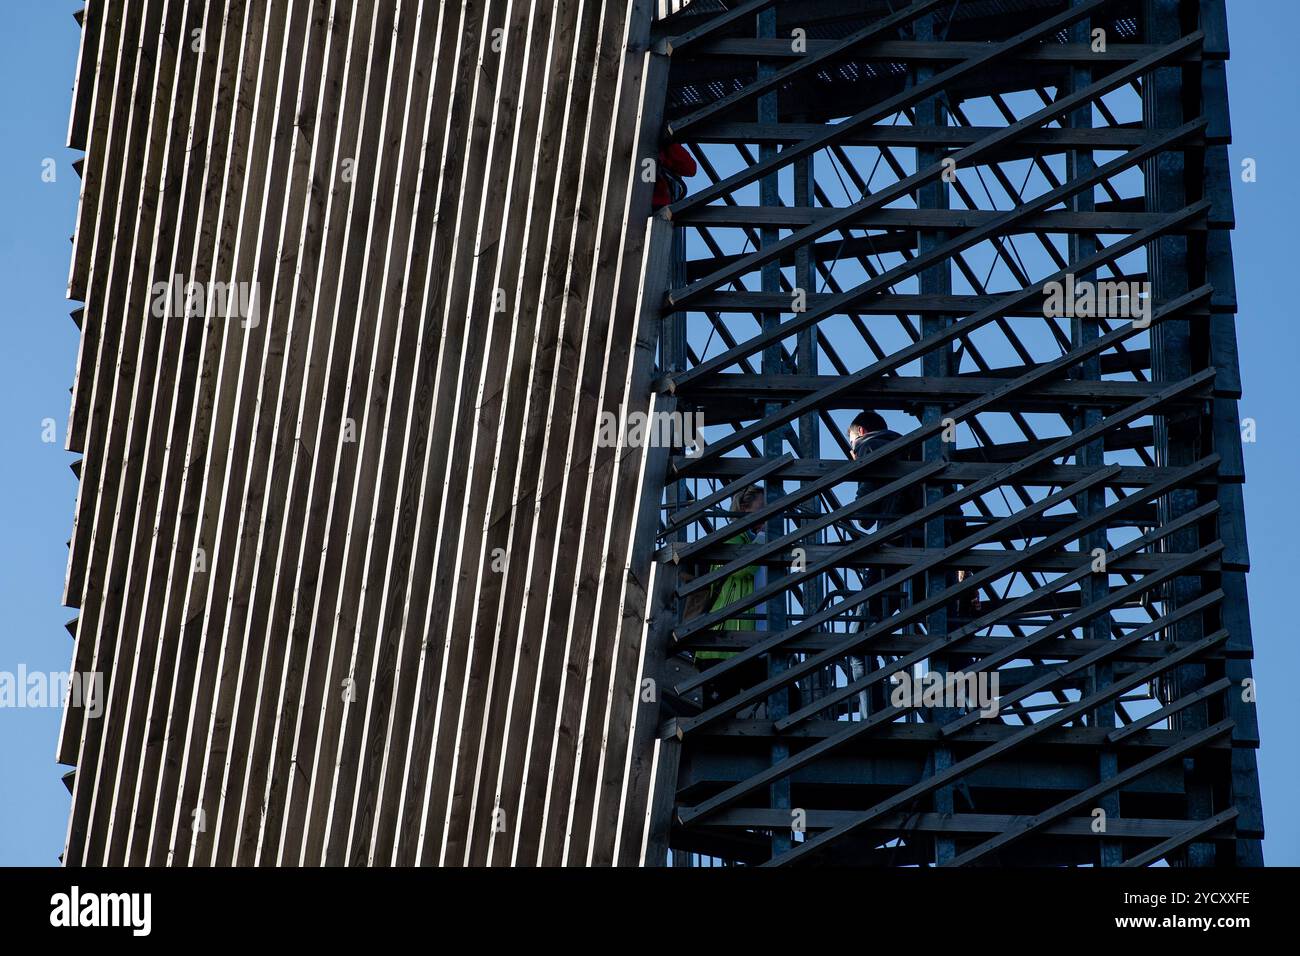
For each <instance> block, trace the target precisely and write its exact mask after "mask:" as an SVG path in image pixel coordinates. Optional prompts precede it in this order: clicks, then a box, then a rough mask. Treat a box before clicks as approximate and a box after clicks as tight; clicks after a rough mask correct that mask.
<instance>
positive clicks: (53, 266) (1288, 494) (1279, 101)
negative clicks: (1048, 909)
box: [0, 0, 1300, 866]
mask: <svg viewBox="0 0 1300 956" xmlns="http://www.w3.org/2000/svg"><path fill="white" fill-rule="evenodd" d="M80 6H81V3H80V2H78V0H27V2H15V0H11V2H9V3H7V4H5V8H4V12H5V23H4V28H3V29H2V30H0V129H3V142H4V148H3V149H0V288H3V289H5V290H6V291H7V292H9V293H10V298H9V300H8V301H9V302H10V310H9V315H8V321H7V326H8V335H7V338H6V347H5V348H3V349H0V399H2V404H0V408H3V413H2V414H0V436H2V438H3V446H0V447H3V448H4V449H5V452H6V454H5V456H4V459H3V467H0V536H2V540H3V547H0V598H2V600H3V607H4V608H5V611H6V613H5V616H4V629H3V632H0V671H10V672H14V671H17V670H18V669H19V667H20V666H23V667H25V668H26V669H27V671H28V672H32V671H42V672H50V671H61V670H64V669H66V668H67V667H68V663H69V657H70V654H71V649H72V641H71V638H70V637H69V635H68V632H67V631H66V630H65V629H64V624H65V622H66V621H68V620H69V619H71V618H72V617H74V616H75V612H74V611H72V610H71V609H68V608H65V607H63V606H62V605H61V604H60V600H61V592H62V584H63V577H64V570H65V562H66V557H67V549H66V547H65V542H66V540H67V538H68V536H69V534H70V531H71V526H72V511H73V505H74V502H75V497H76V480H75V478H74V477H73V475H72V472H71V471H70V470H69V467H68V466H69V464H70V462H71V461H72V460H73V459H74V458H75V457H76V456H74V455H72V454H69V453H68V452H66V451H64V450H63V444H64V438H65V435H64V429H65V428H66V424H67V415H68V403H69V393H68V388H69V386H70V385H71V382H72V375H73V371H74V366H75V362H76V352H77V341H78V336H77V329H76V327H75V325H74V324H73V323H72V321H71V319H70V318H69V317H68V313H69V311H70V310H71V309H72V307H73V304H72V303H69V302H68V301H67V300H66V299H64V297H63V291H64V288H65V286H66V281H67V273H68V263H69V255H70V252H71V245H70V243H69V241H68V240H69V236H70V234H71V233H72V231H73V228H74V224H75V215H76V202H77V190H78V186H79V183H80V180H79V179H78V178H77V176H76V173H75V172H74V171H73V169H72V167H71V163H72V161H73V160H75V159H76V158H77V156H78V154H76V153H74V152H72V151H69V150H67V149H66V148H64V145H63V144H64V142H65V140H66V132H67V121H68V107H69V100H70V91H71V86H72V79H73V72H74V69H75V65H76V57H77V40H78V29H77V25H76V23H75V22H74V20H73V19H72V12H73V11H74V10H75V9H77V8H78V7H80ZM1229 17H1230V19H1229V30H1230V34H1231V41H1232V54H1233V56H1232V61H1231V63H1230V64H1229V67H1228V71H1229V72H1228V77H1229V89H1230V93H1231V97H1232V126H1233V134H1234V145H1233V147H1232V160H1233V167H1234V169H1236V168H1239V165H1240V162H1241V160H1242V159H1244V158H1247V157H1249V158H1252V159H1254V160H1255V162H1256V166H1257V171H1258V178H1257V181H1256V182H1253V183H1243V182H1240V181H1238V182H1236V183H1235V198H1236V211H1237V227H1238V229H1237V232H1236V234H1235V236H1234V239H1233V249H1234V259H1235V265H1236V274H1237V287H1238V296H1239V302H1240V314H1239V317H1238V336H1239V341H1240V350H1241V361H1242V375H1243V380H1244V382H1245V397H1244V399H1243V401H1242V403H1241V414H1242V416H1243V417H1251V418H1254V419H1255V420H1256V422H1257V428H1258V435H1257V441H1256V442H1255V443H1253V444H1248V445H1246V448H1245V455H1246V467H1247V476H1248V480H1247V486H1246V508H1247V523H1248V531H1249V536H1250V546H1251V557H1252V561H1253V567H1254V570H1253V571H1252V573H1251V575H1250V579H1249V580H1250V594H1251V610H1252V619H1253V623H1254V638H1255V648H1256V655H1257V659H1256V664H1255V676H1256V680H1257V683H1258V694H1259V705H1258V706H1259V709H1260V724H1261V733H1262V736H1263V742H1264V746H1263V750H1262V751H1261V753H1260V774H1261V778H1262V787H1263V794H1264V812H1265V821H1266V825H1267V827H1268V839H1267V840H1266V842H1265V845H1264V854H1265V859H1266V861H1267V862H1268V863H1270V864H1273V865H1280V864H1289V865H1297V864H1300V822H1297V820H1296V819H1295V815H1294V814H1292V813H1290V805H1289V804H1290V795H1291V794H1292V793H1294V791H1295V789H1296V784H1297V777H1298V776H1300V753H1298V752H1297V750H1298V748H1297V737H1296V734H1295V727H1296V713H1297V709H1296V706H1295V705H1294V704H1290V701H1291V700H1293V699H1294V697H1293V690H1292V688H1291V687H1290V685H1289V678H1290V677H1291V676H1292V675H1295V674H1297V673H1300V642H1298V641H1297V638H1296V633H1295V625H1294V620H1295V600H1294V595H1295V594H1296V593H1297V592H1298V591H1300V586H1298V585H1297V582H1296V581H1295V580H1294V575H1295V570H1296V568H1297V566H1298V562H1297V557H1298V556H1297V536H1298V535H1300V527H1297V521H1296V513H1297V506H1296V504H1295V500H1294V498H1293V495H1294V493H1295V492H1294V489H1295V485H1296V479H1297V475H1298V474H1300V460H1298V458H1300V445H1298V442H1297V438H1298V437H1300V436H1297V428H1296V416H1295V412H1294V411H1293V408H1292V406H1293V403H1294V401H1295V394H1296V391H1295V389H1294V387H1293V383H1294V382H1295V381H1296V379H1297V371H1298V370H1297V364H1300V332H1298V331H1297V324H1296V322H1295V320H1294V318H1293V315H1292V313H1291V311H1290V302H1289V301H1288V300H1289V299H1291V296H1290V295H1289V293H1290V292H1291V287H1290V281H1289V280H1290V278H1291V277H1292V276H1293V275H1295V274H1296V272H1297V263H1296V258H1297V257H1296V254H1295V249H1296V246H1297V243H1296V241H1295V239H1294V236H1293V237H1292V238H1291V239H1288V237H1287V233H1286V231H1285V230H1286V228H1287V224H1288V223H1295V222H1300V216H1297V211H1298V210H1297V208H1296V207H1297V200H1296V194H1295V180H1294V171H1293V170H1292V169H1291V168H1290V166H1291V164H1292V163H1293V162H1294V157H1296V156H1297V155H1300V152H1298V151H1300V142H1298V141H1297V140H1298V136H1297V129H1296V115H1295V108H1294V105H1293V104H1294V97H1295V91H1296V90H1297V89H1300V75H1298V74H1297V63H1296V56H1295V53H1294V50H1293V47H1292V44H1291V42H1290V40H1291V38H1292V37H1294V36H1295V35H1297V33H1298V32H1300V4H1296V3H1292V2H1289V0H1234V2H1233V3H1232V4H1231V9H1230V12H1229ZM47 159H52V160H54V164H55V165H54V170H55V174H56V179H55V181H54V182H45V181H43V179H42V169H43V164H44V162H45V161H46V160H47ZM45 419H53V420H54V422H55V423H56V426H57V431H58V435H57V441H56V442H55V443H52V444H51V443H46V442H43V441H42V422H43V420H45ZM1288 712H1289V713H1291V717H1289V718H1288V717H1287V716H1286V715H1287V713H1288ZM58 726H59V712H58V710H57V709H56V708H44V709H25V708H19V709H15V708H5V709H3V710H0V865H15V864H24V865H35V866H47V865H55V864H56V863H57V857H58V854H59V852H60V849H61V847H62V843H63V837H64V828H65V824H66V819H67V811H68V794H67V791H66V790H65V788H64V786H63V784H62V782H61V781H60V776H61V775H62V773H63V772H64V769H65V768H62V767H60V766H58V765H57V764H55V762H54V747H55V739H56V736H57V733H58Z"/></svg>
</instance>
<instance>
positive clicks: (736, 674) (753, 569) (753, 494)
mask: <svg viewBox="0 0 1300 956" xmlns="http://www.w3.org/2000/svg"><path fill="white" fill-rule="evenodd" d="M766 504H767V499H766V497H765V496H764V494H763V489H761V488H759V487H758V486H757V485H749V486H748V487H746V488H742V489H741V490H740V491H738V492H736V494H735V495H734V496H733V497H732V499H731V507H732V510H733V511H736V512H739V513H740V514H742V515H745V514H751V513H753V512H755V511H758V510H759V509H761V508H763V507H764V506H765V505H766ZM765 537H766V536H765V535H764V533H763V532H762V531H761V530H760V531H758V532H757V533H755V532H752V531H741V532H739V533H737V534H735V535H732V536H731V537H730V538H728V539H727V540H726V542H725V543H726V544H752V543H754V542H756V541H762V540H763V539H764V538H765ZM720 567H722V565H720V564H715V565H713V567H712V568H711V569H710V570H711V571H716V570H718V569H719V568H720ZM764 570H765V569H764V568H762V567H761V566H759V565H749V566H747V567H743V568H740V569H739V570H737V571H733V572H732V573H731V574H728V575H727V576H726V577H725V578H724V579H723V580H722V583H721V585H719V586H718V587H717V596H716V597H715V598H714V600H713V603H712V605H711V606H710V607H709V612H710V613H712V612H714V611H720V610H722V609H723V608H725V607H727V606H728V605H731V604H735V603H736V602H737V601H740V600H742V599H744V598H745V597H748V596H749V595H750V594H753V593H754V590H755V589H756V588H758V587H762V586H763V584H764V583H766V581H765V578H766V575H765V574H764ZM752 612H753V609H752V608H751V609H749V613H752ZM763 623H764V622H762V621H756V620H754V619H753V618H752V617H729V618H727V619H726V620H724V621H721V622H719V623H718V624H715V625H714V626H713V630H720V631H754V630H766V628H764V627H763ZM736 653H737V652H736V651H696V652H695V665H696V666H697V667H698V668H699V669H700V671H701V672H703V671H707V670H709V669H711V668H713V667H716V666H717V665H718V664H720V663H721V662H722V661H724V660H727V659H728V658H731V657H735V656H736ZM766 678H767V663H766V661H764V659H763V658H761V657H759V658H755V659H753V660H751V661H748V662H746V663H744V664H741V665H740V666H738V667H734V668H732V669H730V670H729V671H728V672H727V673H726V674H725V675H722V676H721V677H719V678H718V679H717V680H713V681H706V682H705V683H704V687H703V690H704V706H705V707H712V706H713V705H714V704H717V703H719V702H720V701H722V700H725V699H727V698H728V697H731V696H732V695H734V694H736V693H738V692H739V691H740V690H742V689H743V688H746V687H751V686H753V685H754V684H757V683H759V682H760V681H763V680H765V679H766Z"/></svg>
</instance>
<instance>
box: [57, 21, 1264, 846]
mask: <svg viewBox="0 0 1300 956" xmlns="http://www.w3.org/2000/svg"><path fill="white" fill-rule="evenodd" d="M78 23H79V24H80V28H81V41H80V42H81V45H80V55H79V58H78V66H77V76H76V83H75V87H74V90H73V102H72V117H71V122H70V125H69V132H68V141H69V145H71V146H73V147H75V148H78V149H81V150H84V153H85V155H84V159H83V160H81V161H79V162H78V163H76V164H75V168H76V169H77V171H78V173H79V175H81V176H82V192H81V200H80V205H79V208H78V216H77V224H76V235H75V237H74V243H73V251H72V264H71V270H70V273H69V282H68V295H69V297H70V298H72V299H75V300H77V301H78V303H79V304H78V306H77V307H76V308H75V311H74V312H73V318H74V320H75V321H76V322H77V324H78V326H79V328H80V330H81V345H80V350H79V352H78V355H77V360H76V370H75V374H74V380H73V396H72V407H71V414H70V422H69V429H68V448H69V449H70V450H72V451H74V452H77V453H78V454H79V455H81V456H82V457H81V460H80V461H78V462H77V463H76V464H75V465H74V470H75V471H76V473H77V475H78V478H79V480H80V490H79V493H78V498H77V504H76V510H75V514H74V520H73V528H72V534H71V539H70V541H69V559H68V570H67V580H66V582H65V603H67V604H68V605H69V606H71V607H75V608H76V609H77V616H76V618H75V619H74V620H73V621H72V622H70V623H69V625H68V630H69V631H70V632H71V634H72V636H73V639H74V643H73V646H72V648H71V652H70V657H71V659H72V661H73V668H74V669H75V670H76V671H78V672H86V671H90V672H97V673H100V674H102V675H103V677H104V688H105V699H104V701H103V707H102V710H100V711H99V712H98V713H92V712H91V711H89V710H88V709H87V708H86V706H85V703H86V702H85V701H79V700H76V699H71V700H70V701H69V706H68V707H67V708H66V710H65V712H64V720H63V726H62V728H61V733H60V737H59V741H58V749H57V754H58V760H59V761H60V762H61V763H63V764H66V765H69V766H71V767H72V768H74V769H73V770H72V771H70V772H69V773H68V775H67V776H65V778H64V779H65V780H67V781H68V785H69V787H70V789H71V790H72V808H71V813H70V815H69V821H68V831H67V841H66V845H65V847H64V856H63V859H64V861H65V863H67V864H69V865H74V866H98V865H282V864H288V865H294V864H298V865H478V866H486V865H566V864H567V865H614V864H617V865H656V866H657V865H664V864H668V863H672V864H675V865H693V864H716V863H722V864H773V865H780V864H787V863H796V862H804V861H807V862H848V863H856V864H865V865H910V864H919V865H961V864H968V863H972V864H1015V863H1032V864H1070V865H1073V864H1097V865H1106V866H1120V865H1124V866H1137V865H1148V864H1153V863H1159V862H1161V861H1164V862H1167V863H1169V864H1173V865H1197V866H1204V865H1211V864H1217V865H1223V864H1240V865H1250V864H1258V863H1260V862H1261V853H1260V840H1261V838H1262V835H1263V822H1262V816H1261V809H1260V801H1259V790H1258V782H1257V778H1256V770H1255V748H1256V747H1257V746H1258V729H1257V726H1256V720H1255V712H1254V705H1253V703H1251V698H1250V697H1249V695H1248V693H1246V691H1247V690H1248V685H1249V681H1250V676H1251V658H1252V650H1251V648H1252V643H1251V632H1250V620H1249V612H1248V602H1247V595H1246V579H1245V572H1246V570H1247V565H1248V558H1247V548H1246V539H1245V533H1244V530H1243V529H1244V525H1243V518H1242V495H1241V483H1242V481H1243V469H1242V454H1241V445H1240V433H1239V424H1238V420H1237V399H1238V397H1239V396H1240V394H1241V382H1240V376H1239V374H1238V368H1237V359H1236V352H1235V347H1236V338H1235V329H1234V321H1235V320H1234V312H1235V308H1236V302H1235V299H1236V296H1235V291H1234V288H1233V274H1232V258H1231V245H1230V238H1229V236H1230V230H1231V228H1232V225H1233V209H1232V199H1231V192H1230V188H1229V187H1230V184H1229V178H1228V176H1229V173H1228V157H1227V144H1228V141H1229V123H1228V110H1227V94H1226V88H1225V83H1224V61H1225V59H1226V57H1227V54H1228V48H1227V33H1226V23H1225V13H1224V0H693V2H690V3H685V2H683V0H554V2H523V0H455V2H452V0H448V2H442V0H111V2H110V0H86V6H85V9H84V11H82V13H81V14H80V15H79V17H78ZM69 28H70V29H71V24H69ZM1097 31H1101V34H1100V36H1101V37H1103V38H1104V40H1105V43H1104V49H1103V48H1102V44H1100V43H1098V40H1097V36H1098V34H1097ZM665 138H667V139H669V140H675V141H677V142H678V143H680V144H682V145H684V146H685V148H687V149H688V150H690V151H691V152H692V153H693V154H694V155H695V156H696V158H697V159H698V160H699V167H700V170H699V174H698V175H697V176H696V177H694V178H693V179H692V180H691V181H690V182H689V184H688V188H687V191H686V192H685V194H684V195H682V196H680V197H678V198H677V201H675V202H673V203H672V204H671V205H670V206H668V207H666V208H664V209H662V210H659V211H658V212H653V211H652V195H653V194H654V192H655V189H656V185H655V176H654V175H653V173H654V172H655V171H656V170H655V165H654V163H655V157H656V156H657V155H658V154H659V152H660V150H661V148H662V147H663V146H664V141H665ZM1066 275H1073V276H1075V277H1076V278H1078V279H1079V280H1080V281H1081V282H1083V283H1084V284H1085V286H1086V284H1087V283H1089V282H1091V281H1092V280H1094V279H1096V280H1100V281H1103V282H1110V283H1118V282H1121V281H1122V282H1124V283H1136V284H1137V285H1136V286H1133V287H1131V288H1130V287H1129V286H1127V285H1126V286H1125V287H1124V288H1125V289H1129V291H1130V292H1132V291H1133V290H1135V289H1136V290H1140V289H1142V288H1144V286H1143V284H1144V283H1146V284H1149V285H1147V286H1145V288H1148V289H1149V291H1150V296H1149V297H1146V298H1142V297H1141V295H1140V294H1139V293H1135V294H1134V296H1131V297H1129V298H1122V297H1120V298H1115V299H1108V300H1107V304H1108V308H1118V306H1119V304H1125V305H1127V306H1134V305H1137V306H1142V305H1143V304H1144V303H1145V304H1146V306H1149V310H1145V309H1144V311H1149V316H1148V317H1149V319H1150V324H1149V326H1148V325H1146V324H1145V323H1142V324H1138V323H1135V322H1133V321H1132V320H1131V318H1123V317H1117V316H1115V315H1114V314H1112V313H1110V312H1105V313H1103V314H1096V313H1095V312H1093V311H1090V310H1080V311H1079V312H1078V314H1077V316H1074V317H1060V318H1052V317H1048V316H1047V315H1046V313H1045V299H1046V295H1045V293H1046V291H1047V283H1049V282H1053V281H1057V280H1060V279H1063V278H1064V277H1065V276H1066ZM176 277H179V280H180V281H181V282H183V283H185V284H186V286H187V288H188V287H189V286H190V284H191V283H193V284H196V285H200V286H206V285H207V284H209V283H213V284H215V283H220V284H222V285H223V286H228V285H231V284H234V285H237V286H242V287H243V288H247V287H249V286H253V287H255V288H256V289H257V290H259V291H258V293H257V294H258V300H257V301H258V304H259V306H260V309H259V313H258V315H257V321H255V322H253V321H247V320H248V319H250V318H252V317H251V316H248V315H241V314H239V313H238V312H237V311H236V310H235V309H233V308H232V307H231V305H230V302H229V300H227V301H225V302H224V303H222V302H215V301H212V300H211V299H210V298H208V299H207V301H198V302H193V303H191V302H189V301H188V296H187V301H186V302H185V304H184V308H181V309H171V308H165V309H162V310H161V311H162V312H163V313H164V314H162V315H160V314H159V309H158V308H157V307H158V305H159V297H158V294H157V292H156V288H157V285H158V284H159V283H162V285H163V287H164V288H168V289H170V288H171V287H172V286H173V283H174V280H175V279H176ZM1115 288H1118V286H1116V287H1115ZM165 301H167V302H170V301H172V300H171V299H170V297H166V298H165ZM864 408H872V409H877V410H880V411H882V412H883V413H884V414H885V415H886V416H887V417H888V418H889V420H890V422H891V424H892V425H894V427H895V428H896V430H897V431H898V433H899V437H897V438H896V439H892V440H889V441H886V442H885V443H884V444H883V445H882V446H881V447H879V448H876V449H875V450H874V451H872V452H871V453H870V454H866V455H864V456H863V457H862V458H860V459H859V460H851V459H850V458H849V456H848V454H847V452H848V447H847V445H846V442H845V434H844V431H845V426H846V425H847V424H848V422H849V420H850V418H851V417H852V415H853V414H854V413H855V411H856V410H860V409H864ZM630 413H655V414H659V413H668V414H672V413H682V414H686V415H692V416H694V415H701V416H702V417H703V422H704V426H703V432H704V438H705V439H706V442H705V444H704V445H703V446H702V447H701V446H699V445H696V446H694V447H693V448H691V449H688V448H686V447H685V446H684V443H679V445H680V447H679V445H675V444H674V443H673V442H672V441H669V442H662V441H660V442H645V441H640V442H631V441H629V436H628V435H627V434H626V433H625V434H622V435H620V436H619V437H618V440H611V439H610V436H609V434H608V430H607V429H606V427H605V426H606V423H607V421H608V419H609V418H610V417H611V416H614V417H618V418H620V419H621V418H622V417H624V416H626V417H629V418H630ZM655 431H656V434H659V435H662V434H663V429H662V428H658V429H656V430H655ZM859 481H863V482H864V483H865V486H864V488H863V494H862V495H861V496H859V495H858V493H857V489H858V482H859ZM752 484H758V485H761V487H762V489H763V490H764V492H765V498H764V500H763V503H762V504H761V506H760V507H759V508H758V510H751V511H748V512H746V513H743V514H742V513H737V512H735V511H733V510H732V499H733V496H734V494H735V492H736V491H737V490H739V489H741V488H743V487H746V486H749V485H752ZM899 501H905V502H906V507H905V508H893V510H892V512H891V513H890V515H889V517H887V518H886V519H885V520H884V521H883V522H882V524H881V525H880V526H877V527H875V528H869V522H868V523H861V522H856V520H855V519H858V518H860V517H861V512H862V510H863V509H870V508H873V507H875V506H884V507H886V508H887V509H888V508H890V507H892V506H893V505H896V504H897V503H898V502H899ZM750 532H753V534H752V535H751V534H750ZM742 534H743V536H741V535H742ZM760 567H761V568H762V569H763V570H764V574H763V575H762V576H761V578H759V577H758V576H757V575H755V577H756V584H755V587H754V588H753V589H752V590H750V591H748V593H745V592H744V591H743V589H742V590H739V591H734V592H730V593H734V595H735V597H734V598H733V599H732V600H731V601H730V602H729V603H726V604H723V605H721V606H716V607H715V606H714V604H715V603H716V601H717V599H716V597H715V598H713V600H710V599H709V596H710V595H711V594H713V593H714V588H715V586H716V585H719V584H720V583H722V582H725V581H726V580H727V579H728V578H729V576H730V575H732V574H733V573H736V572H739V571H743V570H745V569H748V568H760ZM976 599H978V600H976ZM699 605H702V607H700V606H699ZM688 609H689V612H690V613H689V614H688V613H687V612H688ZM697 610H698V611H699V613H695V612H696V611H697ZM733 621H734V622H737V623H736V624H735V625H734V626H733V627H730V628H729V627H726V626H723V627H719V625H725V624H728V623H730V622H733ZM751 625H752V626H751ZM59 636H60V638H61V637H62V635H59ZM709 650H712V651H727V652H735V656H732V657H728V658H722V659H717V658H715V660H717V661H718V662H717V663H715V664H714V665H712V669H711V670H709V671H707V672H705V671H701V670H699V669H698V668H697V667H696V661H695V659H694V656H693V655H694V654H695V653H696V652H701V651H709ZM921 669H924V670H925V671H926V672H929V673H935V674H939V675H942V674H943V673H944V672H948V673H955V672H961V674H962V675H968V676H970V678H971V679H972V680H974V681H976V682H978V680H979V679H980V675H984V679H985V680H986V681H989V682H990V683H989V684H988V685H987V686H988V687H990V688H991V686H992V683H991V682H992V679H993V678H994V677H996V678H997V691H996V693H997V697H998V701H997V703H998V713H997V715H996V716H993V717H981V716H980V714H979V713H978V712H977V711H973V710H972V709H971V707H970V706H969V703H970V702H969V701H951V700H938V701H931V702H929V703H931V704H935V706H928V705H927V706H921V707H909V706H903V704H905V703H907V702H906V701H902V702H900V701H899V700H897V699H896V698H895V694H894V691H895V690H896V689H897V687H901V686H902V685H901V684H898V685H896V684H895V679H896V678H897V679H898V680H901V679H902V675H904V674H917V673H918V672H919V671H920V670H921ZM706 690H707V691H708V692H709V693H710V694H714V693H717V694H720V695H721V697H720V699H712V698H711V699H710V700H709V702H708V703H707V705H706V702H705V697H704V693H705V691H706ZM924 703H926V702H924V701H923V704H924Z"/></svg>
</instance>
